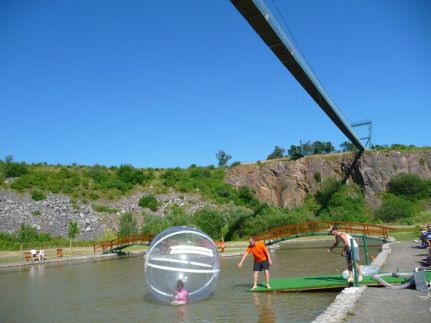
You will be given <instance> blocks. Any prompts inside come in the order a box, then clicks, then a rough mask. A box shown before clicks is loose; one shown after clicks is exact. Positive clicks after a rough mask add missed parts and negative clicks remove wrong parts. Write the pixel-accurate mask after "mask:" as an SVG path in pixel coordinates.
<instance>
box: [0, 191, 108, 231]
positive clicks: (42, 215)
mask: <svg viewBox="0 0 431 323" xmlns="http://www.w3.org/2000/svg"><path fill="white" fill-rule="evenodd" d="M69 221H77V222H78V227H79V230H80V232H79V235H78V236H77V238H78V239H93V238H95V237H96V236H99V235H100V234H102V233H103V232H104V231H105V229H106V224H105V223H103V219H102V218H101V217H100V216H99V214H98V213H97V212H94V211H93V210H92V209H91V207H90V206H89V205H76V204H73V203H71V202H70V200H69V198H68V197H67V196H62V195H56V194H52V193H50V194H48V195H47V198H46V199H45V200H43V201H34V200H33V199H32V198H31V197H30V196H29V195H28V194H19V193H16V192H12V191H4V190H0V231H2V232H9V233H14V232H16V231H17V230H18V229H19V227H20V226H21V224H26V225H29V226H31V227H34V228H36V229H37V230H38V231H40V232H48V233H50V234H51V235H52V236H63V237H67V230H68V224H69Z"/></svg>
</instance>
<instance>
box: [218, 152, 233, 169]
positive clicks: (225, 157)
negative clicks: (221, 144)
mask: <svg viewBox="0 0 431 323" xmlns="http://www.w3.org/2000/svg"><path fill="white" fill-rule="evenodd" d="M216 157H217V160H218V166H219V167H224V166H226V165H227V162H228V161H229V160H230V159H231V158H232V156H231V155H229V154H227V153H225V152H224V151H223V150H219V151H218V153H217V154H216Z"/></svg>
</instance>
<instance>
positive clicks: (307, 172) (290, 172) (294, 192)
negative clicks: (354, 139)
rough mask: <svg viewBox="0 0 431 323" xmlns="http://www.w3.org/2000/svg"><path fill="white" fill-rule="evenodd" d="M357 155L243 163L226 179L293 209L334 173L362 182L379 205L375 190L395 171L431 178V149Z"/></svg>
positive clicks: (372, 203) (370, 201) (371, 200)
mask: <svg viewBox="0 0 431 323" xmlns="http://www.w3.org/2000/svg"><path fill="white" fill-rule="evenodd" d="M355 157H356V156H355V154H353V153H344V154H332V155H316V156H308V157H304V158H301V159H298V160H296V161H291V160H286V159H279V160H270V161H266V162H262V163H258V164H243V165H239V166H237V167H234V168H232V169H230V170H229V172H228V173H227V175H226V181H227V182H228V183H229V184H231V185H233V186H235V187H240V186H248V187H249V188H251V189H252V190H253V191H254V192H255V194H256V196H257V198H258V199H259V200H260V201H265V202H268V203H270V204H272V205H275V206H278V207H283V208H289V209H291V208H294V207H298V206H300V205H302V203H303V202H304V199H305V196H306V195H307V193H316V192H317V191H318V190H319V188H320V184H321V183H322V182H323V181H324V180H325V179H328V178H331V177H332V178H336V179H337V180H345V181H346V183H347V184H349V183H352V182H355V183H357V184H359V185H360V186H361V187H362V188H363V191H364V194H365V198H366V201H367V203H368V204H369V205H370V206H371V207H372V208H376V207H377V206H379V204H380V200H379V198H378V197H377V196H376V193H379V192H383V191H385V190H386V186H387V184H388V182H389V181H390V179H391V178H392V177H393V176H394V175H397V174H399V173H411V174H416V175H418V176H419V177H421V178H422V179H429V178H431V150H415V151H388V152H379V151H367V152H365V153H363V154H362V155H361V156H360V157H359V158H355Z"/></svg>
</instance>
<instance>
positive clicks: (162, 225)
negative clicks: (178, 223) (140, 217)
mask: <svg viewBox="0 0 431 323" xmlns="http://www.w3.org/2000/svg"><path fill="white" fill-rule="evenodd" d="M169 227H170V225H169V222H168V221H167V220H166V219H165V218H163V217H159V216H157V215H151V214H145V215H144V223H143V225H142V229H141V230H142V233H143V234H154V235H156V234H158V233H160V232H161V231H163V230H165V229H167V228H169Z"/></svg>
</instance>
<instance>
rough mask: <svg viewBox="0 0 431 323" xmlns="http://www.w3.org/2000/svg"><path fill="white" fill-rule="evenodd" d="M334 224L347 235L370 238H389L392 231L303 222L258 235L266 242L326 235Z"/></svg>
mask: <svg viewBox="0 0 431 323" xmlns="http://www.w3.org/2000/svg"><path fill="white" fill-rule="evenodd" d="M334 224H336V225H337V227H338V229H339V230H340V231H344V232H347V233H362V234H366V235H369V236H378V237H382V238H384V239H387V238H388V232H389V230H391V229H392V228H390V227H387V226H384V225H377V224H369V223H360V222H303V223H296V224H290V225H286V226H283V227H278V228H274V229H270V230H268V231H266V232H264V233H262V234H259V235H257V238H258V239H259V240H264V241H265V240H274V239H278V238H282V237H289V236H295V235H301V234H302V233H310V232H311V233H313V232H314V233H326V232H328V231H329V228H330V227H331V226H332V225H334Z"/></svg>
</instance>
